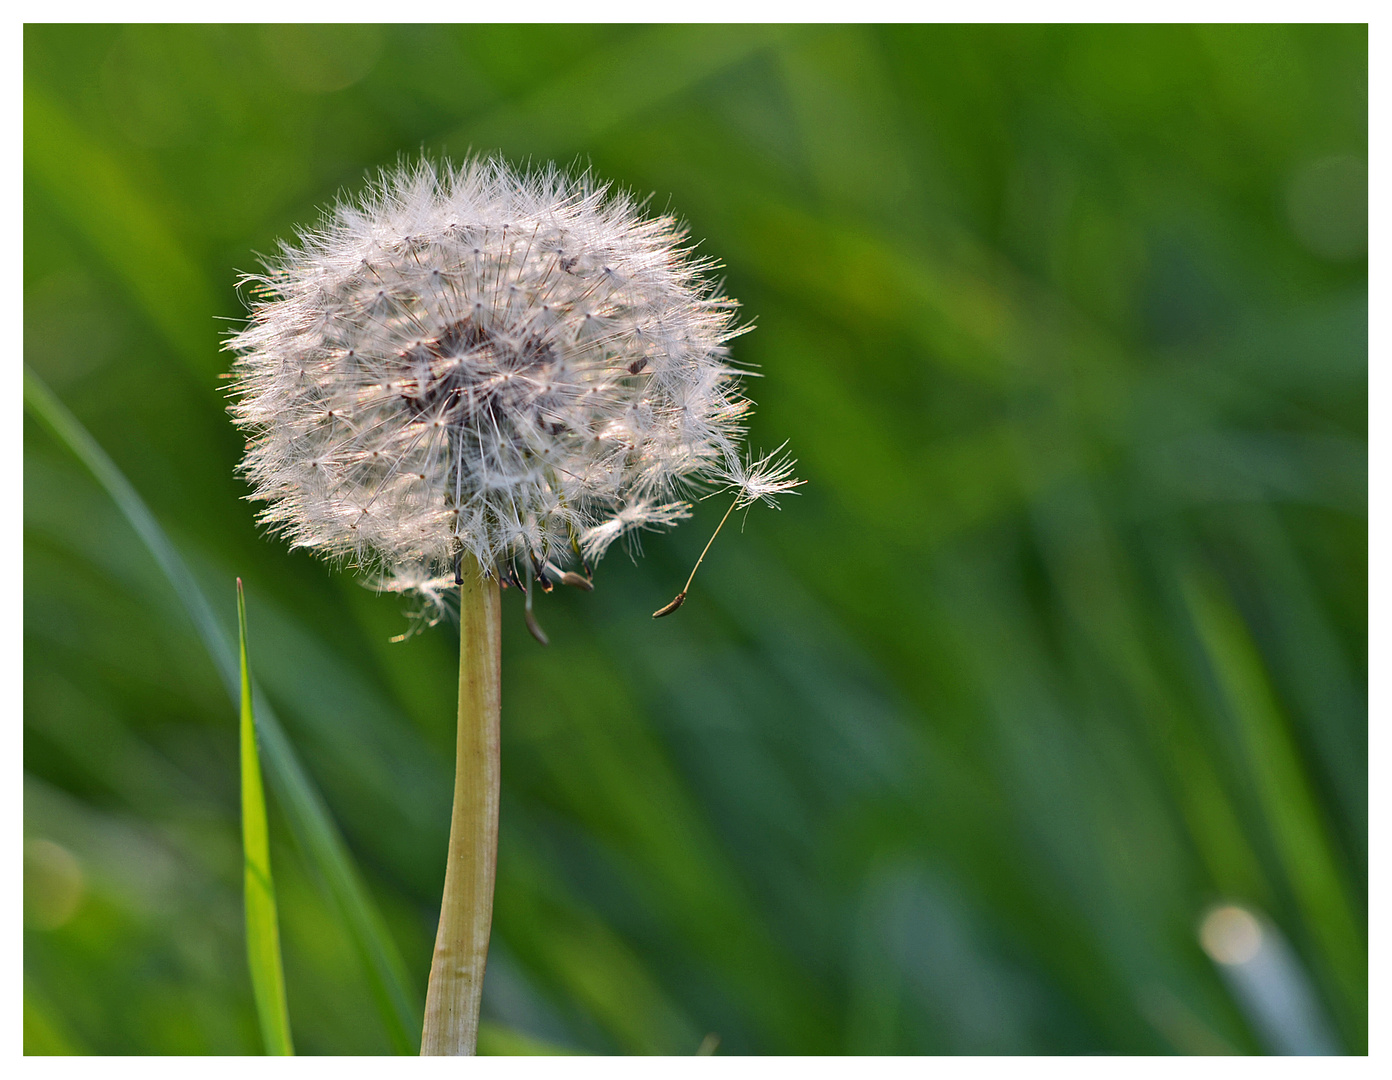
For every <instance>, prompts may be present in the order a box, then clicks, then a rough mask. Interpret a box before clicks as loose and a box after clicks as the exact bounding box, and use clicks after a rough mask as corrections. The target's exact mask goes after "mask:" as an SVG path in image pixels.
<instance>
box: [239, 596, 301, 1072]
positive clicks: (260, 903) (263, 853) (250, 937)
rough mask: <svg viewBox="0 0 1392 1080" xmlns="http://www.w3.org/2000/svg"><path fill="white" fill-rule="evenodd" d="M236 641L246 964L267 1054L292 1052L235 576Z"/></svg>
mask: <svg viewBox="0 0 1392 1080" xmlns="http://www.w3.org/2000/svg"><path fill="white" fill-rule="evenodd" d="M237 643H238V646H239V652H240V654H241V656H240V659H241V668H242V708H241V756H242V858H243V867H244V873H245V878H246V881H245V890H246V892H245V895H246V936H247V965H248V967H249V968H250V969H251V988H252V992H253V994H254V995H255V997H256V1016H257V1019H258V1020H259V1021H260V1022H261V1038H262V1040H263V1041H264V1042H265V1044H266V1053H268V1054H280V1055H289V1054H293V1053H294V1052H295V1048H294V1044H293V1043H292V1042H291V1039H290V1013H289V1010H288V1009H287V1007H286V1003H285V971H284V968H283V967H282V965H281V961H280V923H279V918H278V917H277V915H276V900H275V882H274V880H273V879H272V878H271V843H270V825H269V823H268V822H267V820H266V792H265V789H264V788H263V787H262V786H261V760H260V758H259V756H258V755H257V751H256V713H255V710H254V709H253V707H252V700H251V698H252V695H251V670H250V668H249V667H248V665H247V622H246V597H245V595H244V594H243V592H242V579H241V578H238V579H237Z"/></svg>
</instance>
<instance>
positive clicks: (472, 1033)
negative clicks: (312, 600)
mask: <svg viewBox="0 0 1392 1080" xmlns="http://www.w3.org/2000/svg"><path fill="white" fill-rule="evenodd" d="M460 576H461V577H462V578H463V584H462V585H461V586H460V588H459V735H458V740H457V742H456V750H455V773H454V811H453V815H452V816H451V818H450V839H449V862H448V863H447V864H446V866H445V893H444V898H443V899H442V901H441V903H440V926H439V930H438V931H437V932H436V935H435V956H434V958H433V959H432V961H431V964H430V985H429V987H428V988H427V990H426V996H425V1029H424V1031H423V1032H422V1034H421V1054H422V1055H423V1056H424V1055H460V1054H473V1053H475V1050H476V1047H477V1044H478V1017H479V1001H480V998H481V996H482V991H483V968H484V964H485V962H486V961H487V959H488V931H489V927H490V925H491V924H492V921H493V879H494V876H495V873H496V870H497V864H498V785H499V767H498V709H499V699H500V694H499V677H500V673H501V670H502V630H501V622H500V611H501V603H500V600H499V595H498V580H497V578H486V577H485V576H484V574H483V569H482V568H481V567H480V566H479V564H478V562H477V561H476V560H474V559H472V558H467V557H466V558H465V559H464V562H463V565H462V566H461V568H460Z"/></svg>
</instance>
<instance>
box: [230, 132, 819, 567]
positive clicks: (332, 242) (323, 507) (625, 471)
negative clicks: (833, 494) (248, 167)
mask: <svg viewBox="0 0 1392 1080" xmlns="http://www.w3.org/2000/svg"><path fill="white" fill-rule="evenodd" d="M685 238H686V234H685V232H684V231H683V230H682V229H680V228H679V227H678V225H677V224H676V222H675V221H673V219H671V218H669V217H657V218H647V217H644V216H643V215H642V214H641V213H640V211H639V208H638V207H637V206H636V205H635V204H634V202H633V201H632V200H631V199H630V198H629V197H628V196H626V195H622V194H616V193H613V192H611V191H610V190H609V189H608V188H607V187H606V186H602V185H596V184H595V183H593V182H592V180H591V178H590V177H589V176H588V175H583V176H569V175H566V174H563V173H560V172H558V171H557V170H556V169H555V168H554V167H552V168H549V169H547V170H545V171H542V172H537V173H521V172H518V171H515V170H513V169H512V168H510V167H509V166H507V165H506V164H504V163H503V162H501V161H498V160H473V161H469V162H467V163H466V164H465V165H464V166H463V167H462V168H459V169H454V168H450V167H448V166H445V167H436V166H435V165H432V164H430V163H426V162H422V163H419V164H414V165H410V166H405V167H401V168H398V169H396V170H395V171H391V172H384V173H382V174H381V175H380V176H379V177H378V178H377V180H376V182H375V183H373V184H372V185H371V186H370V187H369V189H368V191H367V192H366V193H365V194H363V195H362V196H361V197H359V198H358V199H356V200H350V201H344V202H340V203H339V205H338V206H337V207H336V208H335V209H334V210H333V211H332V213H331V214H330V215H329V216H328V217H327V219H326V221H325V222H324V223H323V224H322V225H321V227H320V228H318V229H315V230H312V231H306V232H304V233H302V234H301V235H300V237H299V240H298V244H296V245H284V246H283V248H282V251H281V253H280V255H279V256H278V257H277V258H275V259H274V260H273V261H272V262H271V263H270V265H269V266H268V268H267V270H266V272H265V273H263V274H256V275H248V276H247V278H246V280H247V281H248V282H251V283H252V284H253V286H254V295H255V299H254V302H253V304H252V310H251V316H250V320H249V322H248V325H247V326H246V328H245V329H243V330H242V331H241V332H240V333H238V334H236V335H235V336H234V337H233V338H232V339H231V341H230V343H229V347H230V348H231V349H233V350H235V351H236V352H237V354H238V358H237V360H236V363H235V370H234V374H235V380H236V381H235V383H234V390H233V394H234V399H235V403H234V405H233V406H232V409H231V411H232V414H233V416H234V417H235V419H236V421H237V423H238V424H239V425H240V426H241V427H242V428H243V429H244V430H245V431H246V432H247V433H248V448H247V455H246V459H245V461H244V463H243V470H244V472H245V474H246V476H247V477H248V479H249V480H250V482H251V485H252V489H253V490H252V495H251V498H253V499H257V500H262V501H264V502H265V503H266V507H265V509H264V510H263V511H262V513H261V521H262V522H264V523H267V524H269V525H271V526H272V527H273V528H274V529H275V530H277V531H279V532H281V533H283V534H284V535H285V536H286V537H287V538H288V539H289V540H290V541H291V543H292V544H293V545H294V546H298V547H308V548H312V549H314V550H316V551H318V552H320V553H322V554H324V555H327V556H329V557H332V558H339V559H345V560H348V561H351V562H353V563H354V564H356V565H357V566H359V567H360V568H364V569H370V570H375V571H377V572H379V573H380V574H381V575H382V576H383V583H384V584H385V586H386V587H390V588H399V589H411V590H416V591H422V592H425V593H427V594H428V593H429V592H430V590H431V589H432V588H437V587H438V582H439V578H440V576H441V575H448V574H452V568H453V565H454V562H455V560H456V559H457V558H458V557H460V556H461V555H463V554H467V555H471V556H473V557H474V558H476V559H478V560H479V562H480V563H481V564H482V565H483V567H484V568H485V569H486V570H488V571H489V572H493V573H497V572H501V573H503V574H506V573H507V572H508V570H509V569H511V568H513V567H515V566H516V565H517V564H518V563H520V562H522V561H523V560H526V561H528V562H530V563H531V564H532V565H533V566H535V567H536V568H538V569H540V568H541V567H543V566H544V565H545V564H547V563H548V562H549V563H552V564H553V565H565V563H566V562H567V561H569V560H570V559H571V558H572V557H573V556H574V554H575V553H577V552H583V553H584V555H585V556H586V557H587V558H589V559H597V558H598V557H599V556H601V555H602V554H603V553H604V551H605V549H606V548H608V546H609V545H610V544H611V543H612V542H613V541H614V540H615V539H617V538H618V537H620V536H622V535H624V534H625V533H627V532H629V531H630V530H633V529H636V528H640V527H643V526H649V527H651V526H655V525H667V524H671V523H673V522H674V521H676V520H678V519H679V518H681V517H683V516H685V515H686V512H687V511H686V506H685V504H684V503H682V502H681V501H680V496H681V495H683V494H687V493H689V492H691V491H692V490H696V489H699V488H700V487H702V486H710V485H714V486H728V487H734V488H736V489H738V490H739V491H740V492H741V493H742V494H743V495H744V496H746V497H747V498H749V499H750V500H752V499H754V498H761V497H762V498H768V497H769V496H770V495H772V494H777V493H778V492H780V491H785V490H788V489H789V488H790V487H791V486H792V485H793V484H794V483H795V482H794V481H792V480H791V479H789V472H788V470H789V463H786V462H781V461H780V462H774V461H772V459H764V460H763V461H761V462H756V463H754V464H752V465H750V464H746V463H745V462H743V461H742V460H741V458H740V452H739V448H738V444H739V442H740V440H741V439H742V436H743V434H744V429H743V419H744V417H745V416H746V415H747V413H748V411H749V408H750V403H749V401H748V400H747V399H746V398H744V397H743V396H742V395H741V394H740V392H739V390H738V387H737V385H736V378H737V374H738V373H737V372H736V371H735V370H734V369H732V368H731V367H730V366H729V362H728V361H729V353H728V350H727V348H726V342H727V341H728V340H729V339H730V338H731V337H732V336H733V334H734V333H735V332H736V330H735V326H734V318H733V309H734V307H735V305H734V303H733V302H732V301H730V300H728V299H726V298H724V297H722V296H720V295H718V294H717V293H716V291H715V290H714V288H713V287H712V286H711V285H710V284H709V283H708V282H707V281H706V280H705V278H704V277H703V274H704V273H705V272H707V271H708V270H709V269H710V267H711V264H710V263H709V262H703V261H700V260H696V259H693V258H692V257H691V255H690V253H689V251H688V250H687V249H686V248H685V247H684V246H683V245H684V241H685Z"/></svg>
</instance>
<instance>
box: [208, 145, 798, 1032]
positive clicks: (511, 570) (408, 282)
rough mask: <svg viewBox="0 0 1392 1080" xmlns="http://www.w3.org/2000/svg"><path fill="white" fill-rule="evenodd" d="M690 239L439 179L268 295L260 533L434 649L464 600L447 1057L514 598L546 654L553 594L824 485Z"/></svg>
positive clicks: (430, 1022) (241, 354)
mask: <svg viewBox="0 0 1392 1080" xmlns="http://www.w3.org/2000/svg"><path fill="white" fill-rule="evenodd" d="M686 239H687V236H686V233H685V231H684V230H683V229H682V228H681V227H680V226H679V225H678V224H677V223H676V221H674V220H673V219H672V218H670V217H645V216H643V214H642V213H641V211H640V207H639V205H638V204H637V203H636V202H635V201H634V200H633V199H632V198H631V197H629V196H628V195H626V194H622V193H618V192H615V191H613V190H612V189H611V188H609V187H608V186H607V185H604V184H600V183H597V182H596V181H595V180H594V179H593V178H592V177H591V176H590V175H589V174H588V173H584V174H580V175H573V174H567V173H563V172H561V171H559V170H557V169H556V168H555V167H554V166H552V167H548V168H546V169H543V170H540V171H537V172H530V173H524V172H519V171H517V170H514V169H513V168H511V167H510V166H508V165H507V164H505V163H504V162H502V161H501V160H498V159H487V160H484V159H474V160H470V161H467V162H466V163H465V164H464V165H463V166H462V167H459V168H453V167H450V166H448V165H446V166H437V165H435V164H432V163H430V162H425V161H422V162H418V163H414V164H409V165H404V166H400V167H398V168H396V169H394V170H389V171H383V172H382V173H380V174H379V175H378V176H377V177H376V179H375V181H373V182H372V183H370V185H369V187H368V189H367V191H366V192H365V193H364V194H363V195H362V196H361V197H359V198H358V199H356V200H346V201H342V202H340V203H339V204H338V205H337V206H336V207H335V208H334V209H333V210H332V211H331V212H330V213H329V214H328V215H327V216H326V217H325V219H324V221H323V222H322V223H321V224H320V226H319V227H318V228H315V229H311V230H306V231H304V232H302V233H301V234H300V236H299V238H298V243H297V244H294V245H290V244H286V245H283V246H282V249H281V251H280V254H279V255H278V256H277V257H275V258H273V259H272V260H270V262H269V264H268V266H267V268H266V270H265V271H264V272H263V273H258V274H249V275H246V276H245V278H244V282H245V283H247V284H249V285H250V286H251V290H252V295H253V302H252V305H251V315H250V319H249V320H248V324H247V326H246V327H245V328H244V329H243V330H241V331H240V332H239V333H237V334H236V335H235V336H234V337H232V339H231V341H230V342H229V348H231V349H232V350H233V351H235V352H236V353H237V360H236V362H235V364H234V373H233V374H234V381H233V384H232V386H233V390H232V393H233V398H234V403H233V405H232V407H231V412H232V414H233V417H234V419H235V420H236V422H237V424H238V425H239V426H240V427H241V428H242V429H243V430H244V431H245V432H246V434H247V437H248V444H247V454H246V458H245V460H244V462H243V465H242V469H243V472H244V474H245V475H246V477H247V479H248V481H249V482H250V484H251V488H252V491H251V496H250V497H251V498H252V499H254V500H257V501H260V502H262V503H264V504H265V505H264V508H263V509H262V511H261V513H260V521H261V522H262V523H263V524H265V525H267V526H269V527H270V528H271V529H272V530H273V531H275V532H277V533H279V534H281V535H283V536H284V537H285V538H286V539H288V540H289V541H290V543H291V545H292V546H293V547H304V548H309V549H311V550H314V551H316V552H318V553H320V554H322V555H324V556H326V557H328V558H330V559H332V560H335V561H338V562H341V563H346V564H349V565H351V566H352V567H354V568H355V569H356V570H358V571H359V572H360V573H362V574H363V575H364V576H365V577H366V578H367V580H368V581H369V583H371V584H373V585H375V586H376V587H377V588H378V589H380V590H383V591H391V592H400V593H407V594H410V595H412V596H414V597H416V598H417V599H418V601H419V602H420V603H421V605H422V621H423V622H424V623H426V624H430V623H434V622H438V621H439V619H440V617H441V616H442V614H443V612H444V610H445V602H446V597H447V596H449V595H451V594H452V593H453V591H454V590H456V589H457V590H458V592H459V597H460V627H461V672H460V738H459V749H458V762H457V768H458V775H457V779H456V789H455V820H454V823H453V826H452V828H451V839H450V863H449V870H448V872H447V876H446V885H445V903H444V907H443V909H442V912H441V924H440V934H439V936H438V938H437V943H436V956H435V964H434V965H433V966H432V971H431V985H430V992H429V996H428V1001H427V1018H426V1037H425V1041H424V1045H423V1047H422V1052H423V1053H472V1052H473V1039H474V1031H475V1030H476V1024H477V1013H478V984H479V983H480V982H481V979H482V972H483V959H484V956H485V955H486V948H487V939H488V920H489V917H490V916H491V904H492V877H493V852H494V845H495V844H496V822H497V790H496V785H497V773H496V770H497V757H496V755H497V737H496V736H497V701H498V692H497V669H498V640H499V630H498V611H499V598H498V590H499V586H500V584H503V583H511V584H515V585H518V586H520V587H521V588H522V590H523V591H524V593H525V603H524V614H525V619H526V622H527V626H528V629H529V630H530V631H531V632H532V633H533V635H534V636H535V637H536V638H537V639H538V640H539V641H541V642H542V643H543V644H545V641H546V636H545V634H544V633H543V632H542V630H541V628H540V626H539V625H538V624H537V621H536V619H535V616H534V614H533V603H534V600H535V595H536V592H537V591H538V590H541V591H550V589H551V586H552V584H553V583H554V582H557V581H559V582H561V583H563V584H568V585H575V586H578V587H580V588H589V587H590V586H591V581H590V575H591V569H590V568H591V566H592V565H593V564H594V563H597V562H598V561H599V560H600V559H601V558H602V557H603V555H604V554H605V552H606V551H607V550H608V549H609V548H610V546H611V545H612V544H613V543H614V542H615V541H616V540H619V539H621V538H624V537H627V536H631V534H633V533H634V532H635V531H636V530H639V529H644V528H648V529H653V528H664V527H668V526H671V525H674V524H676V523H677V522H678V521H680V520H682V519H683V518H686V517H688V516H690V506H689V503H688V502H687V501H686V500H687V499H688V498H689V497H691V496H694V495H697V494H704V493H709V492H713V491H719V490H721V489H726V490H732V491H733V492H734V503H733V504H732V509H733V507H735V506H742V505H748V504H751V503H753V502H755V501H759V500H762V501H765V502H768V503H771V504H773V503H775V499H776V497H777V496H778V495H780V494H782V493H784V492H788V491H791V490H793V489H794V488H795V487H796V486H797V485H798V483H799V481H797V480H795V479H793V476H792V466H793V463H792V462H791V461H790V460H787V459H786V458H781V457H778V455H777V453H775V454H774V455H769V456H768V457H765V458H762V459H759V460H754V461H751V460H748V459H746V458H745V457H744V456H743V454H742V451H741V444H742V442H743V439H744V435H745V423H746V421H747V418H748V415H749V412H750V408H751V405H750V402H749V400H748V399H747V398H746V397H745V396H744V395H743V394H742V393H741V392H740V389H739V374H740V373H739V371H738V369H736V368H735V367H733V366H732V364H731V361H730V354H729V349H728V347H727V346H728V342H729V341H730V339H731V338H733V337H734V336H735V335H736V334H737V333H739V328H738V327H737V326H736V323H735V315H734V313H735V308H736V304H735V303H734V301H732V300H730V299H728V298H727V297H725V296H723V295H721V294H720V293H719V292H718V290H717V289H716V288H715V287H714V286H713V285H712V284H711V283H710V282H709V280H708V277H707V275H708V273H709V272H710V271H711V270H713V269H714V267H715V264H714V263H713V262H712V261H711V260H709V259H698V258H695V257H693V255H692V253H691V251H690V249H689V248H688V247H687V246H686ZM727 517H728V513H727ZM718 531H719V530H718V529H717V532H718ZM712 539H714V537H712ZM707 549H709V544H708V545H707ZM702 557H703V558H704V553H703V556H702ZM697 565H698V566H699V565H700V560H698V561H697ZM572 566H574V567H578V568H579V569H580V570H581V571H583V574H581V573H577V572H576V571H575V570H573V569H571V567H572ZM692 573H693V575H694V573H695V571H694V570H693V571H692ZM687 586H688V588H689V587H690V581H688V583H687ZM685 595H686V590H685V589H684V590H683V592H682V594H681V599H685ZM673 610H674V608H673ZM466 729H468V730H466ZM466 879H467V880H466ZM452 905H453V906H452ZM465 939H467V941H465Z"/></svg>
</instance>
